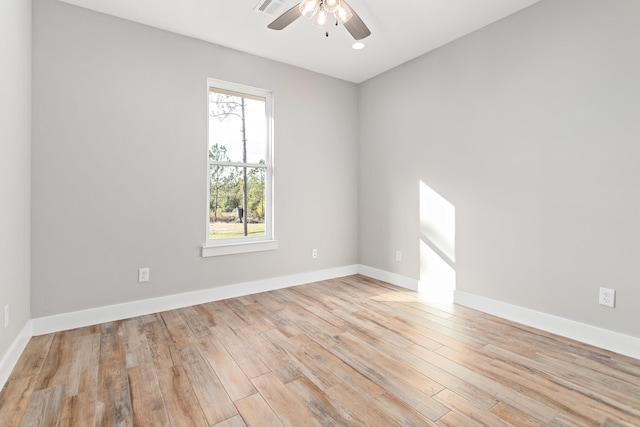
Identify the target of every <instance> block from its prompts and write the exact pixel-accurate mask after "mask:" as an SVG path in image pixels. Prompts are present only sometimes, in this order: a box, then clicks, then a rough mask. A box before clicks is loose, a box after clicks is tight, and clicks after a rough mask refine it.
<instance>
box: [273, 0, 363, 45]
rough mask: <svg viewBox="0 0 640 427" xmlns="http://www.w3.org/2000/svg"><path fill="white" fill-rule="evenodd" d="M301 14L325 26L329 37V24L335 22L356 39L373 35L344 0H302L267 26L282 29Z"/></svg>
mask: <svg viewBox="0 0 640 427" xmlns="http://www.w3.org/2000/svg"><path fill="white" fill-rule="evenodd" d="M301 16H304V17H305V18H307V19H311V20H312V21H313V24H314V25H315V26H317V27H321V28H325V34H326V36H327V37H329V25H332V23H333V22H335V25H338V24H343V25H344V27H345V28H346V29H347V31H349V34H351V35H352V36H353V38H354V39H356V40H362V39H364V38H365V37H368V36H370V35H371V31H370V30H369V28H367V26H366V25H365V23H364V22H362V19H360V17H359V16H358V14H357V13H356V12H355V11H354V10H353V9H351V7H350V6H349V5H348V4H347V2H345V1H344V0H302V1H301V2H300V3H298V4H296V5H295V6H293V7H292V8H291V9H289V10H287V11H286V12H285V13H283V14H282V15H280V16H279V17H277V18H276V19H275V20H274V21H273V22H272V23H270V24H269V25H268V26H267V27H268V28H270V29H272V30H282V29H284V28H285V27H287V26H288V25H289V24H291V23H292V22H293V21H295V20H296V19H298V18H299V17H301Z"/></svg>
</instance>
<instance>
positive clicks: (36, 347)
mask: <svg viewBox="0 0 640 427" xmlns="http://www.w3.org/2000/svg"><path fill="white" fill-rule="evenodd" d="M54 336H55V335H54V334H47V335H40V336H37V337H32V338H31V339H30V340H29V344H28V345H27V347H26V348H25V350H24V351H23V352H22V354H21V355H20V358H19V359H18V362H17V363H16V366H15V367H14V368H13V371H12V372H11V377H12V378H16V379H17V378H25V377H34V376H36V375H38V374H39V373H40V369H41V368H42V365H43V364H44V360H45V358H46V357H47V354H48V353H49V349H50V348H51V343H52V342H53V337H54Z"/></svg>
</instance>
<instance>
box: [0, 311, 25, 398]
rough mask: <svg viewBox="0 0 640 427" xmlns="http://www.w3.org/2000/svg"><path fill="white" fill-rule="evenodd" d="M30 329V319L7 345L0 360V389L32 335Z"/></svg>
mask: <svg viewBox="0 0 640 427" xmlns="http://www.w3.org/2000/svg"><path fill="white" fill-rule="evenodd" d="M31 331H32V323H31V320H29V321H28V322H27V323H26V324H25V325H24V328H22V330H21V331H20V333H19V334H18V336H17V337H16V339H15V340H14V341H13V343H12V344H11V347H9V350H7V352H6V353H5V355H4V357H3V358H2V360H0V390H2V388H3V387H4V385H5V383H6V382H7V380H8V379H9V376H10V375H11V371H13V368H15V366H16V363H18V359H20V355H21V354H22V352H23V351H24V349H25V347H26V346H27V344H28V343H29V340H30V339H31V336H32V332H31Z"/></svg>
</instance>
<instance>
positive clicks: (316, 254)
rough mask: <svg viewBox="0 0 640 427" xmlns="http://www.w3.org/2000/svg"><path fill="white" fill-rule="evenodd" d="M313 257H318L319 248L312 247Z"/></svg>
mask: <svg viewBox="0 0 640 427" xmlns="http://www.w3.org/2000/svg"><path fill="white" fill-rule="evenodd" d="M311 258H313V259H316V258H318V250H317V249H312V250H311Z"/></svg>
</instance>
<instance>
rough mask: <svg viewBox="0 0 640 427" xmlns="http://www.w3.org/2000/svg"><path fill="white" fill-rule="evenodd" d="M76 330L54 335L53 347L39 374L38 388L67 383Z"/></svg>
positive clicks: (36, 385) (36, 387)
mask: <svg viewBox="0 0 640 427" xmlns="http://www.w3.org/2000/svg"><path fill="white" fill-rule="evenodd" d="M76 332H77V331H64V332H58V333H56V334H55V335H54V337H53V341H52V342H51V348H50V349H49V352H48V353H47V357H46V358H45V360H44V363H43V364H42V368H41V369H40V372H39V374H38V379H37V381H36V384H35V389H36V390H43V389H46V388H51V387H54V386H56V385H61V384H66V382H67V380H68V376H69V370H70V369H71V363H72V358H73V347H74V344H75V339H76V336H77V334H76Z"/></svg>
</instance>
